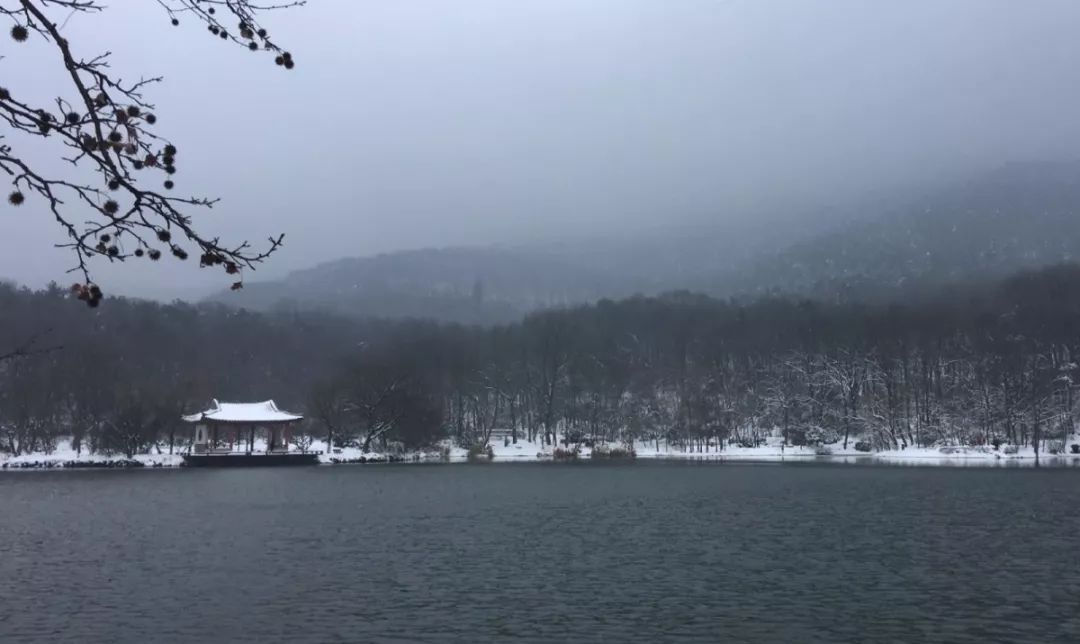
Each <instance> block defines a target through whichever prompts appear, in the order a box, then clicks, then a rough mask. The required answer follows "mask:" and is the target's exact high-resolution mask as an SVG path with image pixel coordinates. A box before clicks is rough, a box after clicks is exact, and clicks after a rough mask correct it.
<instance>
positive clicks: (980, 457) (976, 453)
mask: <svg viewBox="0 0 1080 644" xmlns="http://www.w3.org/2000/svg"><path fill="white" fill-rule="evenodd" d="M852 444H854V442H853V441H849V446H850V445H852ZM318 447H319V446H313V449H311V450H309V451H322V454H321V455H320V456H319V465H321V466H338V465H379V464H412V463H427V464H431V463H446V464H460V463H473V462H479V463H544V462H548V463H551V462H576V463H587V462H596V463H605V462H634V461H645V462H659V461H672V462H698V463H705V462H711V463H725V462H732V463H748V464H749V463H762V464H766V463H772V464H779V463H814V462H816V463H840V464H858V465H882V466H926V467H1009V466H1012V467H1035V466H1051V467H1077V466H1080V454H1071V453H1068V454H1049V453H1041V454H1039V456H1038V458H1036V455H1035V452H1034V450H1033V449H1032V448H1030V447H1027V448H1024V449H1010V450H1009V453H1006V452H1005V450H993V449H992V448H987V447H939V448H907V449H901V450H885V451H877V452H862V451H856V450H854V449H847V450H844V449H842V446H841V445H832V446H826V447H816V448H812V447H790V446H789V447H783V448H781V447H780V446H779V445H776V444H774V445H763V446H760V447H734V446H729V447H727V448H726V449H723V450H716V449H713V450H712V451H683V450H681V449H678V448H674V449H673V448H671V447H670V446H667V445H664V444H663V443H661V444H660V446H659V447H660V448H659V449H658V448H657V446H656V444H655V443H652V444H648V445H646V444H644V443H639V442H635V444H634V447H633V449H634V456H594V455H593V453H592V450H591V449H590V448H588V447H581V448H579V451H578V454H577V455H576V456H574V457H565V456H562V457H556V455H555V454H554V450H553V449H552V446H547V445H543V444H537V443H530V442H527V441H519V442H518V443H516V444H515V443H510V444H497V445H496V444H490V448H491V449H490V452H491V454H492V457H491V458H486V457H481V458H479V459H471V458H469V456H468V452H467V450H465V449H462V448H459V447H449V448H445V447H444V448H443V449H441V450H439V451H434V450H433V451H419V452H405V453H394V454H390V453H380V452H368V453H363V452H361V451H360V450H358V449H355V448H344V449H340V450H338V451H336V452H334V453H330V454H327V453H326V451H325V450H320V449H318ZM608 447H616V445H614V444H612V445H609V446H608ZM183 467H186V466H185V465H184V463H183V455H182V454H180V453H175V454H136V455H135V456H134V457H133V458H130V459H128V458H126V457H124V456H116V455H112V456H110V455H104V454H78V453H77V452H75V451H74V450H71V449H70V446H69V445H67V444H64V443H61V444H60V445H59V446H58V448H57V449H56V450H55V451H53V453H51V454H44V453H33V454H23V455H20V456H15V457H12V456H6V455H0V472H4V471H9V472H10V471H42V470H89V469H139V470H141V469H179V468H183Z"/></svg>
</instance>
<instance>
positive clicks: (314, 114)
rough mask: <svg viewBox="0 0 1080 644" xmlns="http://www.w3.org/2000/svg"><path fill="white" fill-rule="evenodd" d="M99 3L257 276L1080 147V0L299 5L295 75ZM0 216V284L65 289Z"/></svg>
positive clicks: (32, 51)
mask: <svg viewBox="0 0 1080 644" xmlns="http://www.w3.org/2000/svg"><path fill="white" fill-rule="evenodd" d="M112 5H113V6H112V7H110V9H109V10H108V11H107V12H106V13H105V14H104V15H102V16H78V17H75V18H73V19H72V20H71V21H70V23H69V24H68V25H67V29H68V30H69V33H70V36H69V40H71V41H72V43H73V44H74V45H75V47H76V49H77V51H79V52H80V53H82V54H85V55H91V54H94V53H97V52H99V51H101V50H105V49H109V50H111V51H113V52H114V56H115V60H114V67H115V68H116V69H117V70H118V71H119V72H121V75H122V76H124V77H126V78H133V77H137V76H139V75H155V74H162V75H164V76H165V82H164V83H163V84H161V85H158V86H156V87H154V88H151V89H150V90H149V92H148V98H149V99H150V100H151V101H152V102H155V103H156V104H157V105H158V110H157V113H158V115H159V117H160V121H159V126H158V130H159V132H161V133H162V134H165V135H167V136H169V137H170V138H172V139H173V141H174V142H175V143H176V144H177V146H178V147H179V149H180V154H179V155H178V160H179V161H180V163H181V166H180V172H179V173H178V175H177V184H178V191H180V192H182V193H185V194H200V195H203V194H204V195H213V196H220V197H221V198H222V200H223V201H222V203H221V204H220V205H219V206H218V207H216V208H215V209H213V210H212V211H208V212H205V213H197V214H198V216H199V221H200V223H201V224H202V225H203V226H205V227H206V228H207V229H209V230H213V231H215V232H219V233H220V234H222V236H223V237H226V238H231V239H238V238H250V239H252V240H253V241H259V240H262V239H265V237H266V236H267V235H269V234H271V233H277V232H284V233H286V247H285V249H284V250H283V251H282V252H281V253H280V255H278V256H276V257H275V258H273V259H272V260H271V262H270V263H269V264H268V265H267V266H265V267H264V268H261V269H260V270H259V271H258V273H257V274H255V275H250V276H249V279H253V278H260V277H262V278H268V277H273V276H277V275H280V274H282V273H284V272H287V271H288V270H292V269H294V268H301V267H305V266H310V265H312V264H315V263H318V262H320V261H324V260H328V259H332V258H336V257H340V256H349V255H361V254H370V253H374V252H379V251H386V250H395V249H401V248H414V247H422V246H437V245H449V244H465V243H470V244H471V243H490V242H509V243H513V242H519V241H523V240H527V239H530V238H536V237H547V236H562V237H565V236H567V235H573V234H577V233H578V232H580V233H582V234H594V233H597V232H602V231H604V230H609V229H612V228H616V227H617V228H620V229H629V230H632V229H635V228H645V227H653V226H655V225H657V224H659V223H661V222H664V221H667V220H691V219H698V220H700V219H713V220H719V221H723V220H725V219H727V218H734V217H739V216H744V213H747V212H760V211H762V210H766V211H768V210H770V209H771V210H778V211H779V210H783V209H785V208H789V207H792V204H809V205H814V206H817V205H821V204H827V203H831V202H836V201H838V200H841V199H843V198H844V197H845V196H846V195H854V194H858V193H859V192H861V191H863V190H867V189H876V188H881V187H888V186H890V185H893V184H896V183H907V182H910V181H920V180H925V179H933V178H935V177H939V176H942V175H947V174H953V173H957V172H961V173H962V172H967V171H974V170H978V169H981V168H983V167H987V166H994V165H998V164H1000V163H1002V162H1005V161H1009V160H1027V159H1059V158H1070V159H1071V158H1075V157H1077V156H1080V155H1077V150H1078V149H1080V148H1078V145H1080V117H1078V116H1077V115H1080V92H1078V91H1077V87H1078V86H1080V75H1078V73H1077V71H1076V70H1077V68H1078V67H1080V40H1078V39H1077V38H1076V26H1077V25H1080V3H1078V2H1075V0H1037V1H1025V2H1018V1H1016V0H892V1H885V0H877V1H868V0H789V1H781V0H741V1H740V0H729V1H718V0H310V2H309V4H308V6H306V7H303V8H299V9H295V10H291V11H289V12H288V13H281V14H279V15H276V16H274V17H273V18H272V19H270V20H269V21H268V25H269V26H270V28H271V31H272V32H274V35H275V36H276V37H277V38H278V39H279V40H280V41H281V42H283V43H284V44H286V45H288V47H289V48H290V49H291V50H292V52H293V53H294V55H295V58H296V61H297V67H296V69H295V70H293V71H292V72H284V71H282V70H280V69H277V68H275V67H274V65H273V64H272V62H271V61H269V60H268V59H267V58H266V55H264V54H253V53H249V52H246V51H244V50H241V49H239V48H237V47H230V46H227V45H225V44H224V43H223V42H221V41H220V40H218V39H215V38H212V37H211V36H209V35H208V34H207V33H206V32H205V28H203V27H200V26H199V25H197V24H195V23H194V21H191V20H188V21H183V23H182V24H181V26H180V27H177V28H173V27H170V26H169V24H168V21H167V18H166V17H165V16H164V14H163V12H162V11H161V9H160V7H158V6H157V4H156V3H154V2H149V1H143V0H138V1H136V0H113V2H112ZM18 47H23V49H18ZM2 53H4V54H5V56H6V58H5V59H4V60H3V61H2V62H0V65H3V66H4V77H5V81H4V82H5V83H6V84H8V85H9V86H10V87H11V88H12V89H13V90H15V91H23V92H25V91H26V89H27V88H32V89H33V90H34V91H36V92H40V93H42V96H43V97H48V96H51V95H55V90H54V89H52V88H53V87H58V86H61V85H60V84H56V83H52V82H51V81H52V79H54V78H55V75H54V74H55V73H56V72H55V67H56V65H55V63H56V61H55V54H54V53H53V52H51V51H50V50H48V49H45V48H35V47H34V46H33V45H26V46H21V45H20V46H17V45H14V44H13V43H10V41H8V44H6V45H5V46H4V51H3V52H2ZM46 57H47V58H46ZM23 58H25V59H26V62H25V64H23V61H22V59H23ZM52 145H56V144H55V143H53V144H52ZM56 149H57V148H49V150H48V151H49V152H55V151H56ZM46 156H47V154H46V153H45V152H35V153H34V158H44V157H46ZM49 167H55V168H57V169H60V168H62V167H63V166H60V165H56V166H49ZM0 213H2V214H0V230H2V231H3V238H2V239H3V241H2V242H0V244H2V246H0V248H2V252H0V276H4V277H7V278H11V279H15V280H18V281H20V282H23V283H27V284H30V285H34V286H39V285H42V284H44V283H45V282H46V281H48V280H50V279H57V280H58V281H62V282H65V281H70V278H69V277H65V276H64V269H66V268H68V267H69V266H70V264H71V261H70V258H69V257H68V256H67V255H65V254H64V252H63V251H56V250H53V249H51V248H50V246H51V244H52V243H54V242H56V241H58V240H61V239H62V233H61V231H60V230H59V229H58V228H56V227H55V226H54V225H52V224H51V223H50V221H49V219H48V217H47V215H46V213H44V212H42V211H41V210H40V209H35V208H34V207H33V206H32V204H31V203H28V204H27V206H26V207H23V208H20V209H18V210H12V209H11V208H7V207H6V208H5V209H3V210H2V211H0ZM126 269H127V270H115V269H112V268H110V267H108V266H106V265H105V264H104V263H102V262H99V263H98V264H97V266H96V267H95V271H96V277H97V278H98V280H99V281H100V282H102V283H103V284H105V285H106V288H107V289H108V290H109V291H112V292H116V291H127V292H132V293H139V294H144V295H150V294H154V293H155V292H167V293H168V294H169V295H171V294H173V293H177V292H181V291H182V290H185V289H191V292H200V291H202V292H205V291H207V290H211V289H214V288H216V287H219V286H224V285H226V284H227V281H228V280H226V279H225V276H224V275H222V274H221V273H218V272H213V273H210V272H204V271H200V270H199V269H197V268H196V266H195V264H194V263H193V262H190V261H189V262H188V263H187V264H186V265H180V266H178V265H177V264H176V262H171V261H170V262H165V261H163V262H162V266H158V267H148V266H147V264H146V263H138V264H136V265H130V264H129V265H128V266H127V267H126ZM166 289H167V290H166Z"/></svg>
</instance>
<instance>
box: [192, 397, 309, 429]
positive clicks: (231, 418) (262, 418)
mask: <svg viewBox="0 0 1080 644" xmlns="http://www.w3.org/2000/svg"><path fill="white" fill-rule="evenodd" d="M302 418H303V416H300V415H298V414H291V413H289V412H287V411H281V410H280V409H278V407H277V405H275V404H274V401H273V400H264V401H263V402H254V403H227V402H218V401H217V400H215V401H214V406H213V407H211V408H210V409H207V410H206V411H204V412H200V413H198V414H192V415H190V416H184V420H186V421H187V422H189V423H198V422H203V421H208V422H214V423H256V424H258V423H288V422H292V421H294V420H300V419H302Z"/></svg>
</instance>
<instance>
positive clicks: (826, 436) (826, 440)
mask: <svg viewBox="0 0 1080 644" xmlns="http://www.w3.org/2000/svg"><path fill="white" fill-rule="evenodd" d="M838 440H840V433H839V432H837V431H836V430H835V429H830V428H828V427H819V426H817V425H814V426H813V427H809V428H807V430H806V444H807V445H829V444H831V443H835V442H836V441H838Z"/></svg>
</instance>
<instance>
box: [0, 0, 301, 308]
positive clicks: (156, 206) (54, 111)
mask: <svg viewBox="0 0 1080 644" xmlns="http://www.w3.org/2000/svg"><path fill="white" fill-rule="evenodd" d="M157 1H158V4H159V5H161V7H162V8H163V9H164V10H165V12H166V14H167V15H168V16H169V19H170V21H171V22H172V24H173V25H179V24H180V18H181V17H185V16H190V17H192V18H194V19H196V20H198V21H200V22H201V23H203V24H205V25H206V27H207V29H208V31H209V32H210V33H211V34H212V35H214V36H217V37H220V38H222V39H225V40H229V41H232V42H234V43H237V44H240V45H243V46H244V47H245V48H247V49H250V50H252V51H266V52H269V53H270V54H272V55H273V56H274V62H275V63H276V64H277V65H279V66H281V67H284V68H286V69H292V68H293V67H294V64H295V63H294V61H293V58H292V55H291V54H290V53H289V52H288V51H286V50H285V49H283V48H282V47H280V46H279V45H278V44H277V43H276V42H275V41H273V40H271V39H270V35H269V33H268V32H267V31H266V29H265V28H263V27H262V26H261V25H260V23H259V17H260V14H262V13H264V12H267V11H272V10H276V9H284V8H290V7H296V6H300V5H303V4H304V0H298V1H294V2H285V3H281V4H270V5H261V4H257V3H255V2H250V1H248V0H157ZM105 9H106V6H105V5H104V4H103V3H102V2H101V0H0V16H7V17H8V18H9V19H11V20H12V22H13V23H14V24H13V26H12V27H11V37H12V39H13V40H14V41H15V42H16V43H20V42H24V41H26V40H28V39H29V38H31V37H35V38H40V39H42V40H44V41H45V42H47V43H50V44H51V45H53V46H54V47H55V50H56V52H57V54H58V55H59V60H60V61H61V62H62V64H63V65H64V68H65V70H66V72H67V77H68V79H69V80H70V85H69V86H68V87H67V89H66V91H65V92H63V94H67V95H68V96H64V95H61V96H57V97H56V98H55V100H54V101H53V104H51V105H47V106H46V105H34V104H32V103H31V102H30V100H29V99H26V98H25V97H23V96H21V95H20V94H19V93H18V91H17V90H14V89H12V88H9V87H0V122H3V123H6V125H7V126H8V129H9V132H7V133H4V134H0V170H2V171H3V172H4V173H6V175H7V176H8V177H9V178H10V181H11V185H12V188H13V191H12V192H11V193H10V194H9V195H8V202H9V204H10V205H12V206H20V205H22V204H24V203H25V202H26V201H27V200H28V199H32V198H38V199H40V200H41V201H43V202H44V203H45V204H46V206H47V207H48V209H49V212H50V213H51V214H52V216H53V218H54V219H55V220H56V222H57V224H58V225H59V226H60V227H61V228H62V229H63V230H64V232H65V234H66V236H67V238H68V241H67V242H65V243H62V244H58V246H59V247H62V248H68V249H70V250H71V251H72V253H73V254H74V255H75V265H74V267H72V268H71V270H70V271H69V272H78V273H79V274H80V275H81V278H82V283H79V284H76V285H75V286H74V287H73V289H74V292H75V293H76V294H77V296H78V297H79V298H80V299H82V300H85V301H86V302H87V303H88V304H89V305H91V306H96V305H97V304H98V302H100V300H101V297H102V294H101V289H100V288H98V286H97V285H95V284H94V283H93V280H92V279H91V271H90V261H91V260H93V259H104V260H107V261H110V262H123V261H125V260H128V259H131V258H133V257H134V258H143V257H145V258H147V259H149V260H151V261H157V260H159V259H161V257H163V255H164V253H165V252H168V253H170V254H171V255H173V256H174V257H175V258H177V259H180V260H184V259H187V258H188V257H189V249H191V250H197V251H198V253H199V264H200V266H203V267H207V266H216V267H219V268H221V269H223V270H224V271H225V272H226V273H227V274H229V275H234V276H236V281H235V282H234V284H233V288H234V289H235V288H240V287H241V286H242V279H241V275H242V271H243V269H245V268H247V269H254V268H255V265H256V264H258V263H260V262H262V261H263V260H265V259H266V258H267V257H268V256H270V254H272V253H273V252H275V251H276V250H277V249H278V248H280V247H281V244H282V242H283V240H284V236H283V235H277V236H271V237H269V238H268V239H267V243H266V245H265V246H263V247H262V248H260V249H255V248H253V247H252V245H251V244H250V243H249V242H247V241H242V242H239V243H225V242H223V241H222V240H220V239H219V238H217V237H212V236H208V235H205V234H203V233H201V232H200V231H199V230H198V229H197V228H196V226H195V224H194V223H193V221H192V219H191V216H190V215H188V214H187V212H186V211H187V210H189V209H191V208H211V207H213V206H214V205H215V204H217V200H216V199H211V198H207V197H195V196H188V197H184V196H174V195H173V193H172V192H171V191H172V190H173V189H174V188H175V187H176V183H175V180H174V175H175V174H176V172H177V170H178V165H177V159H178V157H179V150H178V148H177V146H176V145H175V144H174V143H172V142H171V141H169V140H168V139H166V138H164V137H163V136H161V135H159V134H157V133H156V131H155V127H154V126H155V125H156V123H157V116H156V115H155V114H154V105H153V104H151V103H149V102H148V101H147V100H146V98H145V97H144V95H143V91H144V90H145V89H146V88H147V87H149V86H152V85H153V84H155V83H158V82H160V81H161V77H149V78H140V79H139V80H137V81H133V82H129V81H125V80H124V79H122V78H119V77H117V76H115V75H114V74H113V73H112V71H111V69H110V66H109V57H110V52H104V53H101V54H98V55H96V56H94V57H92V58H82V57H80V56H78V55H77V54H76V53H75V52H74V49H73V47H72V44H71V43H70V42H69V41H68V40H67V38H65V37H64V35H63V29H64V25H66V24H67V21H68V20H69V19H70V18H71V16H73V15H75V14H78V13H84V14H91V13H101V12H102V11H104V10H105ZM226 22H228V23H230V24H229V25H226ZM14 132H17V133H20V135H23V136H29V137H31V139H33V138H37V139H49V140H51V141H59V143H60V144H61V145H63V146H64V147H65V148H66V149H67V153H66V154H65V155H63V156H62V158H63V159H64V160H66V161H68V162H69V163H70V164H71V165H72V166H74V167H76V168H80V169H86V170H89V171H90V173H92V174H93V175H94V177H93V178H92V179H87V180H71V179H65V178H58V177H54V176H50V175H47V174H45V173H43V172H40V171H39V170H37V169H35V168H34V167H33V166H32V165H31V163H30V162H29V161H28V160H27V159H28V157H27V155H26V154H24V153H22V152H21V151H19V150H17V149H16V142H15V141H14V140H13V139H12V137H11V134H12V133H14ZM162 175H164V176H162ZM155 177H156V178H157V180H160V181H161V184H160V189H159V188H153V187H149V186H148V184H149V182H151V181H154V180H155ZM75 213H86V215H87V216H86V218H85V219H84V220H83V221H82V222H79V221H78V219H77V218H76V217H79V218H81V216H79V215H76V214H75Z"/></svg>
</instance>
